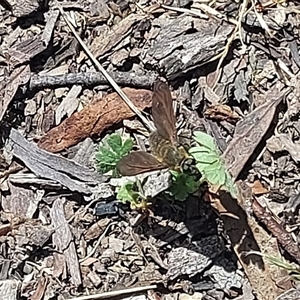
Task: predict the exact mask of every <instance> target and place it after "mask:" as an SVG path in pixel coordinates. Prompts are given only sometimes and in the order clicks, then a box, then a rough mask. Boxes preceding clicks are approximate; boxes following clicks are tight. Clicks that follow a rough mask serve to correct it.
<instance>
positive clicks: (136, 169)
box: [117, 151, 166, 176]
mask: <svg viewBox="0 0 300 300" xmlns="http://www.w3.org/2000/svg"><path fill="white" fill-rule="evenodd" d="M165 167H166V166H165V165H163V164H162V163H160V162H159V161H158V160H157V159H156V158H155V157H154V156H153V155H151V154H149V153H147V152H144V151H135V152H131V153H129V154H128V155H126V156H124V157H123V158H121V159H120V161H119V162H118V164H117V170H118V171H119V173H120V174H121V175H124V176H133V175H137V174H141V173H145V172H149V171H154V170H160V169H163V168H165Z"/></svg>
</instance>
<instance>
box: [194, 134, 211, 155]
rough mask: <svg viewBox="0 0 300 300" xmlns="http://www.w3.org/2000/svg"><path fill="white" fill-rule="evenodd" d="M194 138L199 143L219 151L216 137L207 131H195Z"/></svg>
mask: <svg viewBox="0 0 300 300" xmlns="http://www.w3.org/2000/svg"><path fill="white" fill-rule="evenodd" d="M194 140H195V141H196V142H197V143H198V144H199V145H202V146H204V147H206V148H208V149H210V150H212V151H217V146H216V144H215V141H214V139H213V138H212V137H211V136H210V135H209V134H207V133H204V132H201V131H195V132H194Z"/></svg>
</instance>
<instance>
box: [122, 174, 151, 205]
mask: <svg viewBox="0 0 300 300" xmlns="http://www.w3.org/2000/svg"><path fill="white" fill-rule="evenodd" d="M117 200H120V201H121V202H123V203H127V202H128V203H129V204H130V208H131V209H147V207H148V206H149V203H148V199H147V197H145V196H144V193H143V189H142V184H141V182H140V181H139V180H138V179H136V182H132V181H127V182H126V183H125V184H123V185H122V186H121V187H119V189H118V193H117Z"/></svg>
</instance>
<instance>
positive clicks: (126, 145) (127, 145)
mask: <svg viewBox="0 0 300 300" xmlns="http://www.w3.org/2000/svg"><path fill="white" fill-rule="evenodd" d="M132 146H133V141H132V140H131V139H127V140H125V141H124V144H123V146H122V148H121V153H120V155H121V157H123V156H125V155H126V154H128V153H129V151H130V150H131V149H132Z"/></svg>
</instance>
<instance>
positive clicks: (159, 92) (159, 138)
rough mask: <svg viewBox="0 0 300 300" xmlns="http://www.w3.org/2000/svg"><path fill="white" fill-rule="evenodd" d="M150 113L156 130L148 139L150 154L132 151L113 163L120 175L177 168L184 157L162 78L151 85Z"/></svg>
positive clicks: (168, 96) (167, 89)
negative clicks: (178, 143) (116, 162)
mask: <svg viewBox="0 0 300 300" xmlns="http://www.w3.org/2000/svg"><path fill="white" fill-rule="evenodd" d="M152 116H153V121H154V125H155V127H156V131H155V132H152V133H151V134H150V138H149V143H150V150H151V154H150V153H147V152H144V151H134V152H131V153H129V154H128V155H126V156H125V157H123V158H122V159H121V160H120V161H119V162H118V164H117V169H118V171H119V172H120V174H121V175H125V176H131V175H137V174H140V173H144V172H148V171H153V170H159V169H163V168H170V169H173V170H177V169H179V168H180V164H181V162H182V161H183V159H184V158H186V157H187V154H186V152H185V151H184V150H183V149H181V147H177V134H176V126H175V125H176V119H175V115H174V111H173V105H172V97H171V93H170V90H169V88H168V86H167V85H166V84H165V83H163V82H162V81H158V82H156V83H155V84H154V89H153V100H152Z"/></svg>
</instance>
